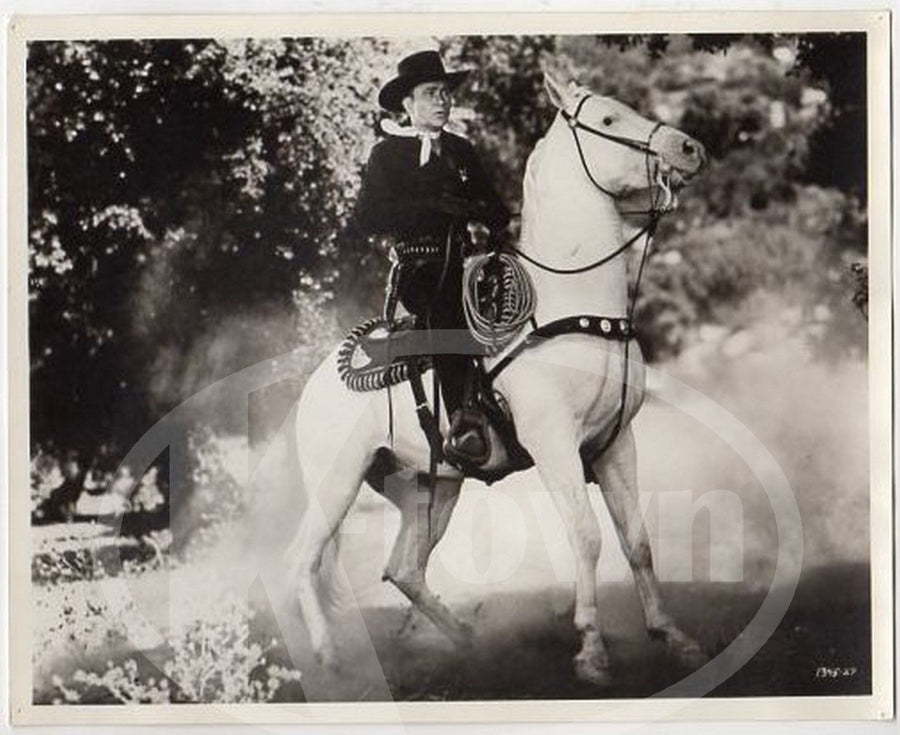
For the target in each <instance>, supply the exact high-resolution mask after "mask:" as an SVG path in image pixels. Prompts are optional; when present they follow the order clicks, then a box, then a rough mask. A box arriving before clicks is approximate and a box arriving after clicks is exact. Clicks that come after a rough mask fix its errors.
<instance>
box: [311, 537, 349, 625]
mask: <svg viewBox="0 0 900 735" xmlns="http://www.w3.org/2000/svg"><path fill="white" fill-rule="evenodd" d="M340 538H341V531H340V528H339V529H338V530H337V532H336V533H335V534H334V536H333V537H332V538H331V540H330V541H329V542H328V543H327V544H325V549H324V550H323V551H322V561H321V563H320V564H319V574H318V587H319V599H320V600H321V601H322V605H323V607H324V608H325V613H326V614H327V615H328V616H329V617H331V616H334V617H337V616H340V615H341V614H342V613H344V612H346V611H347V610H349V609H350V608H351V607H353V606H354V605H355V603H356V597H355V596H354V594H353V589H352V588H351V586H350V582H349V580H348V579H347V573H346V572H345V571H344V565H343V564H341V560H340V545H341V544H340Z"/></svg>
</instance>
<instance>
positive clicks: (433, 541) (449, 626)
mask: <svg viewBox="0 0 900 735" xmlns="http://www.w3.org/2000/svg"><path fill="white" fill-rule="evenodd" d="M416 480H417V483H416V486H415V487H410V486H409V485H408V484H404V483H400V484H398V485H396V486H389V487H386V488H385V490H384V494H385V496H386V497H387V498H388V499H389V500H390V501H391V502H392V503H393V504H394V505H396V506H397V507H398V508H399V510H400V531H399V533H398V534H397V540H396V541H395V542H394V548H393V551H391V555H390V558H389V559H388V563H387V566H386V567H385V570H384V576H383V579H386V580H390V581H391V582H392V583H393V584H394V585H395V586H396V587H397V588H398V589H399V590H400V591H401V592H402V593H403V594H404V595H406V596H407V597H408V598H409V600H410V602H412V604H413V605H414V606H415V607H416V608H418V609H419V610H421V611H422V613H423V614H424V615H425V616H426V617H427V618H428V619H429V620H431V621H432V622H433V623H434V624H435V625H436V626H437V627H438V628H439V629H440V630H441V631H443V632H444V633H445V634H446V635H447V636H448V637H449V638H450V639H451V640H452V641H453V642H454V643H456V644H457V645H459V646H467V645H468V644H469V643H470V642H471V637H472V630H471V628H470V627H469V626H468V625H467V624H466V623H464V622H462V621H461V620H459V618H457V617H456V615H454V614H453V613H452V612H451V611H450V609H449V608H448V607H447V606H446V605H445V604H444V603H443V602H441V601H440V600H439V599H438V597H437V595H435V594H434V593H433V592H432V591H431V589H430V588H429V587H428V585H427V583H426V582H425V570H426V567H427V566H428V558H429V556H430V555H431V552H432V550H433V549H434V547H435V546H436V545H437V543H438V541H440V539H441V537H442V536H443V535H444V531H445V530H446V529H447V524H448V523H449V521H450V515H451V514H452V512H453V508H454V506H455V505H456V501H457V499H458V498H459V488H460V485H461V480H458V479H454V478H439V479H438V480H437V481H436V483H435V487H434V496H433V498H432V501H431V503H429V502H428V493H427V484H426V483H427V480H426V479H425V478H424V476H422V475H418V476H417V478H416ZM423 489H424V490H423ZM429 506H430V507H429ZM429 513H430V519H429Z"/></svg>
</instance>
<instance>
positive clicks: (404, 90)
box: [378, 51, 469, 112]
mask: <svg viewBox="0 0 900 735" xmlns="http://www.w3.org/2000/svg"><path fill="white" fill-rule="evenodd" d="M468 73H469V72H467V71H449V72H448V71H446V70H445V69H444V63H443V62H442V61H441V57H440V55H439V54H438V52H437V51H419V52H418V53H415V54H410V55H409V56H407V57H405V58H403V59H401V60H400V63H399V64H397V76H396V77H394V78H393V79H391V80H390V81H389V82H387V84H385V85H384V86H383V87H382V88H381V91H380V92H379V93H378V104H379V105H381V106H382V107H383V108H384V109H385V110H388V111H389V112H402V111H403V104H402V103H403V98H404V97H406V95H408V94H409V92H410V90H411V89H412V88H413V87H415V86H416V85H417V84H422V83H424V82H447V85H448V86H449V87H450V89H454V88H456V87H457V86H459V84H460V82H462V80H463V79H465V78H466V75H467V74H468Z"/></svg>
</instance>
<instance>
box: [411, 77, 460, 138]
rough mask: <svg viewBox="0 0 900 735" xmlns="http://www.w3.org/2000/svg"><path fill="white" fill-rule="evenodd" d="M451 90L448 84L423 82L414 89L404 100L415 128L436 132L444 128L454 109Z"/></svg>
mask: <svg viewBox="0 0 900 735" xmlns="http://www.w3.org/2000/svg"><path fill="white" fill-rule="evenodd" d="M452 105H453V102H452V97H451V95H450V88H449V87H448V86H447V83H446V82H423V83H422V84H417V85H416V86H415V87H413V89H412V92H410V93H409V95H408V96H407V97H406V99H404V100H403V107H404V109H405V110H406V112H407V113H408V114H409V119H410V121H411V122H412V124H413V127H414V128H418V129H419V130H427V131H430V132H436V131H438V130H440V129H441V128H442V127H444V125H445V123H446V122H447V120H448V119H449V117H450V108H451V107H452Z"/></svg>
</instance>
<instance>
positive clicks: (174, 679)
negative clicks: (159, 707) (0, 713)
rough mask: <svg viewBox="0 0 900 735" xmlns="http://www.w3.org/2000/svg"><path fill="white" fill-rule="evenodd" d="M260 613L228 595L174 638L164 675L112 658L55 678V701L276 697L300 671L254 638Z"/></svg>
mask: <svg viewBox="0 0 900 735" xmlns="http://www.w3.org/2000/svg"><path fill="white" fill-rule="evenodd" d="M253 617H254V613H253V611H252V610H249V611H248V609H247V606H246V603H244V604H241V603H240V602H239V601H237V600H236V599H234V598H228V599H226V600H225V601H224V602H223V603H222V604H220V605H219V606H217V607H216V608H215V609H214V610H213V611H212V615H211V616H209V617H207V618H205V619H203V620H195V621H193V622H192V623H190V624H189V625H187V626H186V627H185V628H184V629H183V630H182V631H181V632H179V633H178V634H176V635H174V636H172V637H171V638H169V639H168V641H167V643H168V645H169V647H170V648H171V649H172V651H173V652H174V653H173V656H172V657H171V658H170V659H169V660H167V661H166V663H165V664H164V666H163V671H162V674H163V675H162V676H161V677H158V676H153V675H149V674H147V673H146V672H142V670H141V667H140V665H139V664H138V661H137V660H136V659H134V658H129V659H126V660H125V661H123V662H122V663H121V664H115V663H113V662H112V661H107V663H106V669H105V671H103V672H102V673H96V672H93V671H84V670H78V671H76V672H75V673H74V674H73V675H72V677H71V680H70V681H68V682H67V681H64V680H63V678H62V677H60V676H55V677H53V686H54V687H55V689H56V691H57V692H58V693H59V696H57V697H56V698H55V699H54V703H55V704H85V703H92V702H97V701H110V700H112V701H115V702H119V703H122V704H160V703H211V704H239V703H253V702H271V701H273V700H274V699H275V697H276V696H277V695H278V693H279V691H280V690H281V688H282V687H283V686H285V685H286V684H289V683H297V682H299V681H300V672H299V671H296V670H295V669H292V668H288V667H285V666H281V665H279V664H277V663H274V661H273V660H272V655H273V653H274V651H275V649H276V648H277V644H276V642H275V641H274V640H273V641H271V642H270V643H269V644H268V645H266V646H263V645H262V644H261V643H259V642H256V641H253V640H251V635H250V621H251V620H252V618H253Z"/></svg>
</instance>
